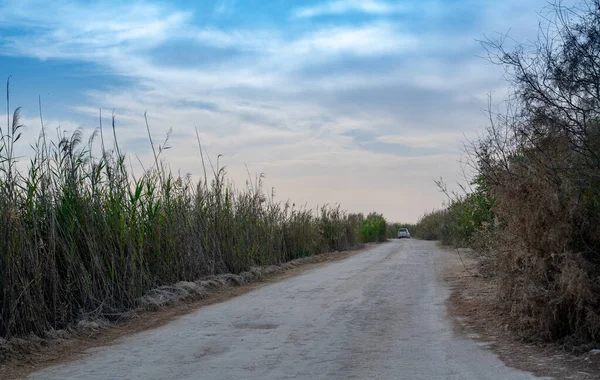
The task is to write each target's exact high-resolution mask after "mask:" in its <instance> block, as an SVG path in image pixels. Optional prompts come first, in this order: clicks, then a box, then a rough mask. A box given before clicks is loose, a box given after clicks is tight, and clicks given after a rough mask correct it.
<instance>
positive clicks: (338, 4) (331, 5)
mask: <svg viewBox="0 0 600 380" xmlns="http://www.w3.org/2000/svg"><path fill="white" fill-rule="evenodd" d="M406 11H408V7H407V6H406V5H404V6H402V5H398V4H392V3H389V2H386V1H379V0H335V1H329V2H325V3H324V4H319V5H315V6H312V7H303V8H299V9H297V10H296V11H295V12H294V14H295V16H296V17H316V16H322V15H332V14H343V13H348V12H363V13H369V14H376V15H385V14H390V13H397V12H406Z"/></svg>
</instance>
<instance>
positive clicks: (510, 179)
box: [470, 0, 600, 349]
mask: <svg viewBox="0 0 600 380" xmlns="http://www.w3.org/2000/svg"><path fill="white" fill-rule="evenodd" d="M552 10H553V11H554V16H548V17H547V18H546V19H547V20H548V25H545V26H542V28H543V30H542V32H541V33H540V36H541V38H540V40H539V41H538V42H537V43H536V44H535V45H534V48H533V49H528V48H526V47H524V46H518V47H517V48H516V49H514V50H510V51H508V50H506V49H505V48H504V46H503V45H502V41H487V42H486V45H487V47H488V48H489V50H490V53H491V56H490V57H491V59H492V61H494V62H495V63H498V64H501V65H503V66H504V67H505V68H506V74H507V77H508V78H509V79H510V82H511V84H512V86H513V93H512V96H511V97H510V99H509V104H508V105H509V107H508V110H509V111H510V112H509V113H508V114H507V115H504V116H502V117H498V118H497V119H496V120H494V123H493V124H492V125H491V126H490V127H489V129H488V131H487V133H486V134H485V135H484V137H483V138H482V139H481V140H480V141H478V142H476V143H475V144H473V145H472V147H471V152H470V153H471V157H472V159H473V160H472V162H473V164H474V165H473V166H474V167H477V168H478V170H479V174H480V177H481V178H482V179H484V180H485V185H486V187H487V189H488V191H489V193H490V194H491V196H493V199H494V203H493V205H492V210H493V212H494V214H495V219H494V220H493V222H492V223H485V225H486V226H487V230H486V231H483V232H482V233H481V234H479V235H477V241H476V243H477V244H478V247H479V249H480V250H481V251H482V253H484V254H485V255H486V256H487V257H488V258H489V260H490V262H491V265H490V266H491V268H493V270H494V271H495V273H496V274H497V275H498V276H499V277H500V279H501V282H502V286H500V287H499V299H500V300H501V301H502V305H503V306H504V309H505V310H506V312H507V314H508V315H509V316H510V317H511V323H510V326H511V327H512V328H513V329H515V330H517V331H520V332H521V333H522V334H523V336H524V337H526V338H528V339H541V340H545V341H561V342H562V343H564V344H565V345H567V346H569V347H576V346H580V347H581V348H582V349H587V348H589V347H590V346H593V345H594V344H597V342H599V341H600V283H599V281H598V279H599V278H600V255H599V253H598V252H600V227H599V226H600V159H599V157H600V80H599V77H598V73H599V72H600V1H599V0H587V1H583V2H582V3H581V4H580V6H578V7H577V8H571V9H567V8H564V7H563V6H561V5H560V3H557V5H555V6H554V7H553V8H552Z"/></svg>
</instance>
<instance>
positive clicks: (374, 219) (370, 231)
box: [362, 213, 387, 242]
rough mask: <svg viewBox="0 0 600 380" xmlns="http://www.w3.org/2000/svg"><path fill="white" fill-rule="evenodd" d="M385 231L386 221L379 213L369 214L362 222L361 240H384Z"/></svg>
mask: <svg viewBox="0 0 600 380" xmlns="http://www.w3.org/2000/svg"><path fill="white" fill-rule="evenodd" d="M386 232H387V223H386V221H385V218H384V217H383V216H382V215H380V214H376V213H371V214H369V215H368V216H367V218H366V219H365V220H364V222H363V224H362V240H363V241H364V242H380V241H384V240H386Z"/></svg>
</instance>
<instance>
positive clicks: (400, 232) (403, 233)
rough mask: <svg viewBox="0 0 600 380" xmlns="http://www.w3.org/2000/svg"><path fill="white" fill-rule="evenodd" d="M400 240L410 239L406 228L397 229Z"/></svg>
mask: <svg viewBox="0 0 600 380" xmlns="http://www.w3.org/2000/svg"><path fill="white" fill-rule="evenodd" d="M402 238H407V239H410V232H408V228H400V229H398V239H402Z"/></svg>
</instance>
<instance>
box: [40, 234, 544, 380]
mask: <svg viewBox="0 0 600 380" xmlns="http://www.w3.org/2000/svg"><path fill="white" fill-rule="evenodd" d="M451 255H452V253H449V252H446V251H442V250H440V249H438V248H437V247H436V245H435V244H434V243H431V242H424V241H418V240H400V241H393V242H390V243H387V244H382V245H379V246H376V247H374V248H372V249H369V250H366V251H365V252H362V253H360V254H357V255H354V256H352V257H350V258H348V259H346V260H344V261H340V262H334V263H330V264H327V265H325V266H322V267H319V268H317V269H315V270H312V271H310V272H306V273H303V274H302V275H299V276H297V277H293V278H287V279H285V280H283V281H281V282H278V283H274V284H271V285H268V286H265V287H262V288H259V289H257V290H255V291H252V292H250V293H247V294H245V295H243V296H240V297H237V298H233V299H231V300H229V301H226V302H224V303H221V304H215V305H211V306H207V307H203V308H201V309H199V310H197V311H195V312H193V313H191V314H188V315H185V316H183V317H181V318H179V319H177V320H175V321H173V322H171V323H169V324H167V325H165V326H163V327H160V328H158V329H155V330H150V331H146V332H144V333H141V334H137V335H134V336H130V337H126V338H124V339H123V340H122V341H121V342H119V343H117V344H116V345H112V346H110V347H103V348H99V349H94V350H91V351H89V353H88V355H86V356H85V357H84V358H82V359H80V360H78V361H75V362H72V363H67V364H64V365H61V366H59V367H54V368H49V369H46V370H44V371H41V372H38V373H35V374H33V375H31V378H33V379H170V380H182V379H235V380H240V379H311V380H312V379H411V380H418V379H423V380H431V379H460V380H469V379H473V380H482V379H535V378H536V377H534V376H533V375H531V374H529V373H525V372H521V371H518V370H516V369H512V368H509V367H507V366H506V365H505V364H504V363H503V362H502V361H500V360H499V359H498V358H497V357H496V356H495V355H494V354H492V353H491V352H490V351H487V350H486V349H484V348H482V347H481V346H480V345H477V344H476V343H475V342H474V341H471V340H469V339H467V338H465V337H462V336H460V335H457V334H456V333H454V331H453V327H452V322H451V321H450V320H449V319H448V317H447V315H446V308H445V305H444V301H445V300H446V297H447V295H448V290H447V288H446V287H445V286H444V283H443V279H442V278H443V273H442V272H443V270H444V265H445V263H446V262H447V261H448V260H450V259H451V257H450V256H451ZM452 259H454V258H452Z"/></svg>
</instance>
